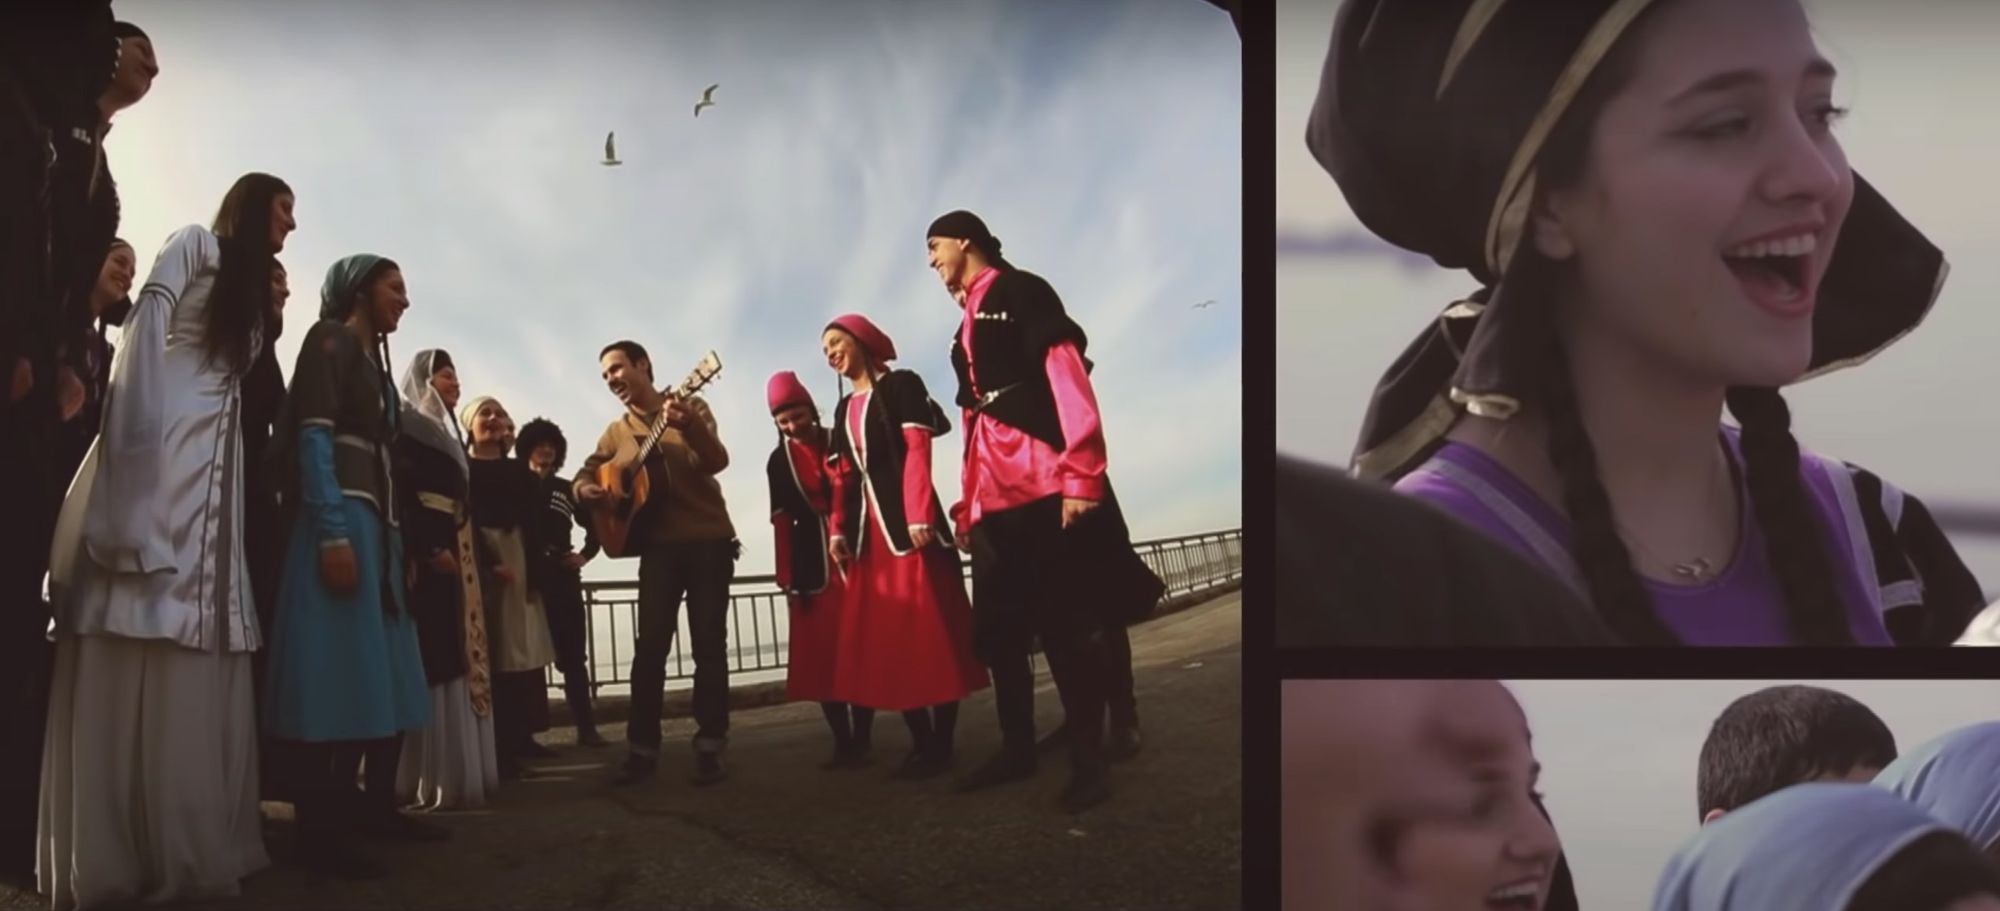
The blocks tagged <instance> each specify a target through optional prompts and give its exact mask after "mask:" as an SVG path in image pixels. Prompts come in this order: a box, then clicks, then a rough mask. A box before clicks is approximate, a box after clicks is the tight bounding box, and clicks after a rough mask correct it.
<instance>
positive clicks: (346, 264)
mask: <svg viewBox="0 0 2000 911" xmlns="http://www.w3.org/2000/svg"><path fill="white" fill-rule="evenodd" d="M387 259H388V258H387V257H383V256H377V255H375V254H373V253H356V254H354V255H353V256H349V257H347V258H345V259H342V260H340V261H339V262H336V263H334V264H333V265H332V266H331V267H329V268H328V269H327V270H326V281H325V282H324V283H323V284H321V285H320V286H319V318H320V319H330V320H337V321H342V322H345V321H346V319H347V317H348V315H349V314H351V313H353V312H354V295H356V294H358V293H360V291H361V283H362V281H363V280H365V279H367V278H368V273H370V272H372V271H374V270H375V267H376V266H378V265H380V264H382V263H383V262H385V261H387Z"/></svg>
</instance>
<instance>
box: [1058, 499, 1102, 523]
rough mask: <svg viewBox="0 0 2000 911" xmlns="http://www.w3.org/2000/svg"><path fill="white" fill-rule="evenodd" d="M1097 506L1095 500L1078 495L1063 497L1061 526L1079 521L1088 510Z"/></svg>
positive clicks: (1088, 512) (1087, 513)
mask: <svg viewBox="0 0 2000 911" xmlns="http://www.w3.org/2000/svg"><path fill="white" fill-rule="evenodd" d="M1096 508H1097V501H1096V500H1085V499H1080V498H1078V497H1063V513H1062V527H1064V528H1068V527H1070V526H1072V525H1075V524H1076V523H1077V522H1079V521H1081V520H1082V519H1083V517H1084V516H1086V515H1089V514H1090V511H1091V510H1093V509H1096Z"/></svg>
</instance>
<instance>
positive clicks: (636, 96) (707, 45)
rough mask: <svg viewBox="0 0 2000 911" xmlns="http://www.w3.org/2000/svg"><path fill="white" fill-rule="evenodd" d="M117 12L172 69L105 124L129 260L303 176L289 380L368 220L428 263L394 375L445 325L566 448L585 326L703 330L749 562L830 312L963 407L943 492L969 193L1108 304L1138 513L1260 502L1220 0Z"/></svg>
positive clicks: (1233, 518) (676, 362)
mask: <svg viewBox="0 0 2000 911" xmlns="http://www.w3.org/2000/svg"><path fill="white" fill-rule="evenodd" d="M118 11H119V14H120V15H121V17H122V18H125V19H128V20H131V21H133V22H135V23H136V24H138V25H140V26H141V27H142V28H144V29H145V30H146V31H147V32H148V34H149V35H150V36H151V37H152V38H153V42H154V45H155V47H156V49H157V52H158V55H159V59H160V64H161V69H162V71H161V73H160V75H159V77H158V79H157V80H156V81H155V83H154V87H153V90H152V92H151V94H150V95H148V96H147V98H146V99H145V100H144V101H143V102H141V103H140V104H139V105H138V106H136V107H134V108H132V109H131V110H129V111H126V112H125V113H123V114H121V115H119V117H118V118H117V120H116V121H115V129H114V131H113V132H112V133H111V135H110V137H109V139H108V141H107V146H108V148H109V151H110V158H111V167H112V170H113V172H114V173H115V175H116V177H117V180H118V185H119V190H120V193H121V194H122V197H123V202H124V216H123V223H122V225H121V231H120V233H121V234H122V235H123V236H125V237H126V238H128V239H129V240H131V241H132V243H133V244H134V246H135V247H136V249H137V252H138V255H139V258H140V263H141V271H142V273H143V272H144V271H145V270H146V268H148V266H149V264H150V263H151V262H152V260H153V257H154V255H155V253H156V252H157V250H158V248H159V245H160V243H161V242H162V241H163V240H164V239H165V238H166V237H167V235H168V234H169V233H171V232H172V231H174V230H175V229H177V228H179V227H181V226H183V225H187V224H190V223H201V224H207V223H208V222H209V221H211V220H212V218H213V217H214V214H215V210H216V208H217V206H218V204H219V203H220V201H221V199H222V195H223V193H224V192H225V191H226V190H227V189H228V187H229V185H230V184H231V182H233V181H234V180H235V179H236V178H237V177H238V176H239V175H241V174H243V173H245V172H248V171H266V172H269V173H272V174H276V175H278V176H280V177H282V178H284V179H285V180H286V181H287V182H289V183H290V184H291V186H292V187H293V189H294V190H295V191H296V192H297V200H298V202H297V210H296V214H297V217H298V221H299V229H298V231H297V233H295V234H294V235H292V237H291V239H290V240H289V241H288V243H287V246H286V249H285V251H284V252H283V254H281V258H282V259H283V260H284V262H285V264H286V266H287V268H288V270H289V272H290V275H291V284H292V292H293V296H292V299H291V302H290V305H289V307H288V310H287V325H288V326H289V327H290V328H289V329H288V330H287V332H286V333H285V335H284V337H283V338H281V339H280V340H279V342H278V347H279V352H280V354H281V355H282V357H283V359H284V363H285V365H286V372H287V374H288V375H289V373H290V365H291V363H292V360H293V359H294V358H295V357H296V355H297V350H298V344H299V340H300V339H301V338H302V337H303V336H304V327H305V326H306V325H307V324H308V320H310V319H313V318H316V315H317V311H318V288H319V285H320V283H321V280H322V278H323V276H324V275H325V273H326V270H327V267H328V266H330V265H331V264H332V263H333V262H334V261H335V260H337V259H339V258H340V257H343V256H346V255H349V254H353V253H360V252H372V253H378V254H381V255H385V256H388V257H391V258H393V259H395V260H397V261H398V262H399V263H400V264H401V265H402V266H403V272H404V277H405V279H406V280H407V282H408V284H409V289H410V296H411V302H412V307H411V310H410V311H409V312H408V313H407V314H406V315H405V316H404V318H403V322H402V326H401V329H400V330H399V331H398V332H397V333H396V334H395V335H394V336H392V337H391V339H390V349H391V353H392V357H393V358H394V359H395V360H396V362H397V363H396V364H395V365H394V371H395V373H396V375H397V377H398V378H399V379H400V377H401V375H402V371H403V369H404V368H405V367H407V365H408V364H409V361H410V359H411V358H412V357H413V356H414V355H415V354H416V353H417V352H418V351H419V350H421V349H424V348H431V347H442V348H445V349H447V350H449V351H450V352H451V354H452V356H453V359H454V360H455V361H456V362H457V365H458V370H459V377H460V380H461V381H462V382H463V384H464V389H465V394H466V399H467V400H470V398H471V397H473V396H477V395H493V396H495V397H497V398H499V399H500V400H501V402H502V403H503V404H504V405H505V406H506V407H507V408H508V410H509V411H510V412H511V413H512V414H513V415H514V417H515V420H516V422H517V423H523V424H524V423H526V422H527V421H528V419H530V418H532V417H535V416H546V417H549V418H550V419H552V420H554V421H556V422H557V423H558V424H559V425H561V426H562V428H563V430H564V432H565V434H566V435H567V436H568V438H569V443H570V457H569V464H568V465H567V466H566V471H567V472H569V473H573V472H574V471H575V470H576V468H577V467H578V466H579V465H580V464H581V463H582V460H583V457H584V456H585V455H586V454H587V452H588V450H589V448H590V447H591V445H592V444H593V443H594V442H595V440H596V439H597V437H598V435H599V434H600V433H602V431H603V429H604V427H605V425H606V424H607V423H608V422H609V421H610V420H611V419H612V418H613V417H615V416H616V415H617V413H618V409H619V406H618V404H617V402H616V400H615V399H614V398H612V397H611V395H610V393H609V392H607V391H605V389H604V386H603V384H602V382H601V381H600V380H599V379H598V376H597V352H598V351H599V349H601V348H602V347H603V346H604V345H605V344H607V343H609V342H611V341H614V340H617V339H621V338H632V339H635V340H637V341H639V342H640V343H641V344H643V345H645V346H646V348H647V349H648V350H649V352H650V353H651V355H652V357H653V361H654V365H655V370H656V379H658V380H659V381H660V382H661V383H662V385H666V384H670V383H676V382H678V381H679V380H680V379H681V378H682V377H684V376H686V374H687V373H688V371H689V370H691V369H692V368H693V367H694V365H695V363H696V362H697V361H698V360H699V359H700V358H701V356H702V354H703V353H704V352H706V351H708V350H710V349H713V350H715V351H717V352H718V353H719V354H720V355H721V358H722V363H723V372H722V376H721V378H720V379H719V380H718V381H717V382H716V383H715V384H714V385H712V386H711V387H710V389H709V390H708V391H707V392H705V393H704V395H705V396H706V397H707V399H708V401H709V403H710V404H711V406H712V407H713V409H714V411H715V414H716V419H717V422H718V424H719V426H720V429H721V433H722V438H723V441H724V443H725V444H726V445H727V446H728V448H729V449H730V454H731V462H732V464H731V466H730V467H729V468H728V469H727V470H725V471H724V472H723V474H722V475H721V480H722V485H723V490H724V493H725V496H726V497H727V498H728V500H729V503H730V510H731V514H732V517H733V518H734V520H735V522H736V525H737V530H738V533H739V534H740V535H741V536H742V538H743V542H744V545H745V548H746V553H745V555H744V559H743V561H742V562H741V563H739V565H738V573H739V575H748V574H753V573H768V572H770V571H771V561H772V557H771V553H772V545H771V540H770V539H771V533H770V526H769V523H768V521H767V520H766V519H765V517H766V516H768V515H769V507H768V494H767V492H766V484H765V475H764V463H765V459H766V458H767V457H768V455H769V453H770V451H771V449H772V448H773V446H774V445H775V443H776V441H777V435H776V430H775V429H773V428H772V426H771V422H770V416H769V411H768V409H767V408H766V407H765V399H764V389H765V381H766V380H767V379H768V378H769V376H770V375H771V374H772V373H773V372H775V371H778V370H795V371H797V372H798V373H799V375H800V377H801V378H802V379H804V380H805V382H806V384H807V387H808V388H809V389H811V390H812V391H813V394H814V395H815V397H816V398H818V399H819V403H820V406H821V408H822V410H823V411H830V410H831V408H832V406H833V404H834V396H835V378H834V375H833V373H832V371H831V370H830V369H829V368H827V366H826V364H825V360H824V358H823V357H822V356H821V355H820V350H819V338H820V332H821V330H822V328H823V327H824V326H825V325H826V323H827V321H828V320H829V319H830V318H832V317H833V316H835V315H838V314H841V313H847V312H860V313H865V314H867V315H868V316H869V317H870V318H871V319H873V320H874V321H875V322H876V323H877V324H878V325H880V326H881V327H882V328H883V329H884V331H886V332H887V333H888V334H889V335H890V336H891V337H892V338H893V339H894V340H895V343H896V347H897V348H898V349H899V353H900V354H901V355H902V359H901V360H900V361H899V362H898V365H899V366H902V367H905V368H908V369H911V370H914V371H916V372H917V373H918V374H919V375H921V376H922V377H923V378H924V380H925V382H926V384H927V385H928V386H929V388H930V390H931V392H932V396H933V397H934V398H936V399H937V400H938V401H939V402H940V404H943V405H945V407H946V408H947V411H948V413H950V414H952V415H953V416H954V420H953V423H954V428H953V433H952V435H951V436H949V437H945V438H943V439H942V440H940V443H939V446H938V448H937V450H936V452H935V454H934V456H933V469H934V471H933V473H934V476H935V479H936V481H937V484H938V488H939V491H940V496H941V498H942V499H943V500H944V502H945V503H946V505H947V506H948V505H950V503H951V502H952V501H953V500H954V499H956V491H957V489H958V476H959V458H960V454H961V452H962V446H963V441H964V434H963V428H962V427H958V426H956V425H957V424H958V423H959V421H958V420H957V414H958V412H957V409H956V408H955V407H953V406H952V405H951V401H952V399H953V396H954V394H955V391H956V380H955V378H954V376H953V374H952V370H951V365H950V360H949V346H950V340H951V337H952V333H953V332H954V331H955V329H956V327H957V325H958V322H959V310H958V308H957V306H956V304H955V303H953V302H952V300H951V299H950V297H949V296H947V295H946V294H945V292H944V290H943V288H942V286H941V285H940V284H939V281H938V279H937V277H936V275H935V274H934V273H932V272H931V271H930V270H929V268H928V267H927V265H926V258H925V252H924V231H925V229H926V228H927V227H928V226H929V224H930V222H931V220H932V219H933V218H935V217H936V216H938V215H940V214H942V213H944V212H946V211H949V210H952V209H957V208H967V209H971V210H973V211H975V212H977V213H979V214H980V215H981V216H982V217H984V218H985V220H986V222H987V224H988V225H989V226H990V227H991V229H992V231H993V233H994V234H995V235H997V236H998V237H999V238H1000V239H1001V240H1002V242H1003V243H1004V244H1005V249H1006V254H1007V258H1008V259H1009V260H1010V261H1012V262H1014V263H1015V264H1016V265H1017V266H1019V267H1021V268H1024V269H1027V270H1029V271H1032V272H1036V273H1038V274H1040V275H1042V276H1043V277H1045V278H1047V279H1048V280H1049V281H1050V282H1051V283H1052V284H1053V285H1054V286H1055V288H1056V290H1057V292H1058V293H1059V294H1060V295H1061V296H1062V297H1063V301H1064V303H1065V305H1066V306H1067V307H1068V309H1069V311H1070V313H1071V314H1072V316H1073V317H1075V319H1076V320H1077V321H1078V322H1079V323H1080V324H1081V325H1082V326H1083V327H1084V329H1085V331H1086V333H1088V335H1089V338H1090V348H1089V356H1090V358H1091V359H1092V360H1093V361H1095V363H1096V372H1095V374H1094V375H1093V381H1094V383H1095V386H1096V392H1097V396H1098V400H1099V404H1100V406H1101V407H1102V410H1103V413H1104V424H1105V428H1106V434H1107V439H1108V448H1109V456H1110V466H1111V479H1112V483H1113V484H1114V485H1115V486H1116V488H1117V490H1118V493H1119V499H1120V501H1121V503H1122V504H1123V506H1124V508H1125V512H1126V515H1127V518H1128V521H1129V522H1130V524H1131V527H1132V532H1133V535H1134V537H1135V538H1140V539H1143V538H1151V537H1167V536H1172V535H1177V534H1186V533H1193V532H1198V531H1207V530H1219V529H1224V528H1233V527H1236V526H1238V525H1240V524H1241V506H1240V503H1241V485H1242V467H1241V466H1242V459H1241V455H1240V449H1241V441H1242V430H1241V420H1240V413H1239V412H1240V402H1241V384H1240V377H1241V371H1242V368H1241V355H1240V352H1241V348H1242V334H1241V322H1240V313H1241V309H1240V306H1239V288H1240V287H1241V276H1242V250H1241V248H1242V244H1241V237H1242V227H1241V226H1242V221H1241V210H1242V158H1241V141H1240V137H1241V136H1242V120H1241V113H1240V112H1241V108H1242V101H1241V97H1242V79H1241V73H1242V62H1241V61H1242V58H1241V44H1240V41H1239V39H1238V37H1237V34H1236V32H1235V28H1234V26H1233V24H1232V23H1231V22H1230V20H1229V17H1228V15H1227V14H1226V13H1224V12H1221V11H1219V10H1217V9H1215V8H1214V7H1212V6H1210V5H1209V4H1207V3H1205V2H1201V0H1170V2H1157V0H1156V2H1148V0H1122V2H1117V0H1104V2H1093V3H1087V4H1071V3H1062V2H1056V0H1047V2H1020V0H1009V2H1000V0H988V2H973V0H943V2H927V3H923V4H911V3H898V2H893V0H876V2H870V0H853V2H847V0H844V2H841V3H838V4H835V3H825V2H813V0H771V2H763V3H757V4H741V3H738V4H710V3H693V2H678V3H636V2H634V3H609V2H578V3H574V4H561V5H553V4H529V3H524V2H511V0H510V2H481V3H479V4H477V5H476V6H474V5H473V4H471V3H468V2H462V0H459V2H439V0H423V2H409V3H388V2H380V0H341V2H339V3H332V2H313V3H306V2H299V3H282V4H273V3H255V4H253V3H248V2H224V0H180V2H175V3H159V2H153V3H141V2H133V0H126V2H122V3H120V4H119V5H118ZM711 83H720V85H721V88H720V89H719V90H717V92H716V95H715V99H716V101H717V102H718V105H717V106H716V107H713V108H709V109H707V110H704V111H703V112H702V114H701V116H700V117H699V118H697V117H695V116H693V108H694V103H695V102H696V101H697V100H698V99H699V98H700V96H701V93H702V90H703V89H704V88H706V87H707V86H708V85H710V84H711ZM613 130H615V131H617V135H618V152H619V157H620V158H621V159H622V160H623V161H624V164H623V165H622V166H620V167H616V168H610V167H604V166H601V165H599V164H598V161H599V159H600V158H601V157H602V153H603V145H604V136H605V134H606V133H607V132H610V131H613ZM1205 300H1214V301H1216V302H1217V303H1216V304H1215V305H1212V306H1209V307H1207V308H1204V309H1195V308H1194V305H1195V304H1197V303H1199V302H1201V301H1205ZM579 543H581V539H580V538H579ZM635 571H636V570H635V569H634V568H633V567H632V566H631V565H629V562H628V561H620V562H613V561H606V560H599V561H594V562H593V563H592V564H591V566H590V567H588V568H587V569H586V576H587V577H590V578H609V577H628V576H630V575H631V574H632V573H634V572H635Z"/></svg>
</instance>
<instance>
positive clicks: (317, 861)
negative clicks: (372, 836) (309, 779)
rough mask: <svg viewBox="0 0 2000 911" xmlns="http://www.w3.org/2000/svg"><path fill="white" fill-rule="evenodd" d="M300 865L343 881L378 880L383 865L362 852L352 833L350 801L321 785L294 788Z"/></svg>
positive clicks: (339, 790) (343, 795)
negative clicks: (296, 797) (296, 796)
mask: <svg viewBox="0 0 2000 911" xmlns="http://www.w3.org/2000/svg"><path fill="white" fill-rule="evenodd" d="M295 793H296V794H297V795H298V800H297V801H296V802H295V803H294V804H293V808H294V811H295V816H294V818H295V819H296V820H297V823H296V831H297V833H298V862H299V866H301V867H304V868H306V869H308V870H311V871H313V872H315V873H319V874H322V875H325V876H331V877H334V878H335V879H343V880H350V881H352V880H364V879H379V878H380V877H382V876H383V875H385V874H386V873H388V871H387V870H385V869H383V867H382V865H381V864H379V863H377V862H375V861H374V860H373V859H371V858H369V857H368V856H367V855H365V854H362V853H361V850H360V846H359V845H358V844H357V841H358V839H357V838H356V837H355V832H354V819H353V816H354V813H353V802H352V801H351V800H343V799H342V798H343V797H345V796H346V795H345V791H344V790H343V789H340V788H330V787H327V786H325V785H324V784H322V785H320V786H317V787H311V788H307V787H303V786H302V787H299V788H297V789H295Z"/></svg>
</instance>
